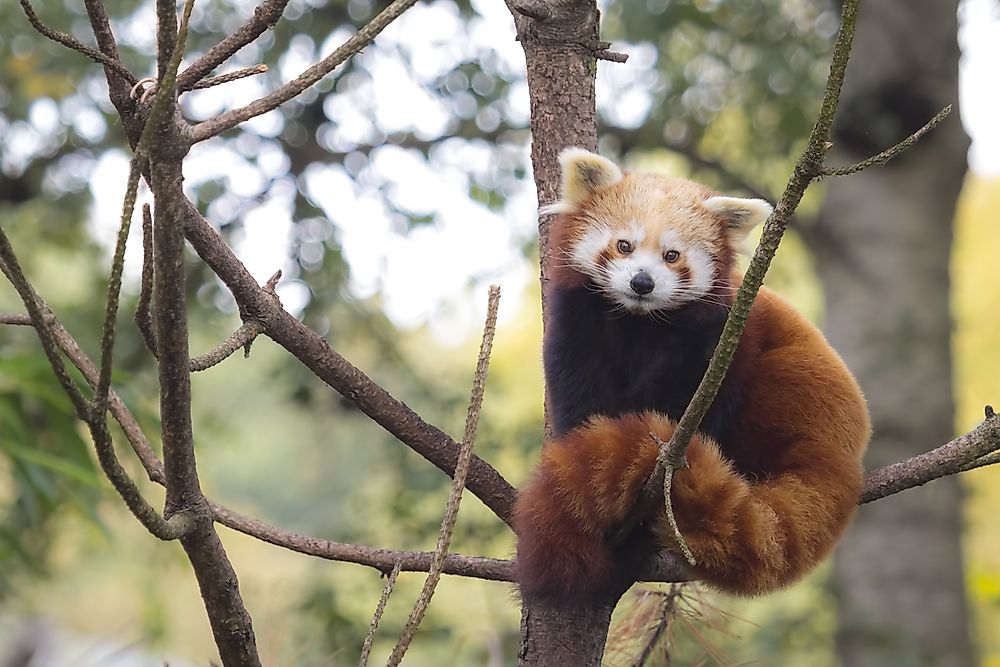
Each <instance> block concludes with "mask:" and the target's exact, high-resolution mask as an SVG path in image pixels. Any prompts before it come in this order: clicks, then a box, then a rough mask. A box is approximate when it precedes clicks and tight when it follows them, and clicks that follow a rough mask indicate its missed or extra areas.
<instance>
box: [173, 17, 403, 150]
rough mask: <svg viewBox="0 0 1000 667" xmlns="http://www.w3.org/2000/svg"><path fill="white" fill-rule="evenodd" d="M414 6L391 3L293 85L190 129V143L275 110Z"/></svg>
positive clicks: (367, 43)
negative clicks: (191, 140)
mask: <svg viewBox="0 0 1000 667" xmlns="http://www.w3.org/2000/svg"><path fill="white" fill-rule="evenodd" d="M416 3H417V0H394V2H393V3H392V4H391V5H389V6H388V7H386V8H385V9H384V10H382V12H381V13H379V14H378V16H376V17H375V18H373V19H372V20H371V21H370V22H369V23H368V25H366V26H365V27H363V28H362V29H361V30H359V31H358V32H356V33H355V34H354V35H353V36H352V37H350V38H349V39H348V40H347V41H346V42H344V43H343V44H342V45H341V46H339V47H338V48H337V49H335V50H334V52H333V53H331V54H330V55H329V56H327V57H326V58H324V59H323V60H321V61H319V62H318V63H316V64H315V65H313V66H312V67H310V68H308V69H307V70H305V71H304V72H302V74H300V75H299V76H298V77H296V78H295V79H293V80H292V81H289V82H288V83H286V84H285V85H283V86H281V87H280V88H278V89H277V90H275V91H274V92H272V93H270V94H268V95H265V96H264V97H262V98H260V99H259V100H256V101H254V102H251V103H250V104H248V105H246V106H244V107H240V108H238V109H233V110H231V111H227V112H225V113H223V114H221V115H219V116H216V117H215V118H213V119H211V120H206V121H205V122H203V123H198V124H197V125H195V126H194V127H193V128H191V136H192V139H193V140H194V141H196V142H198V141H204V140H205V139H209V138H211V137H214V136H215V135H217V134H219V133H221V132H225V131H226V130H229V129H232V128H234V127H236V126H237V125H239V124H240V123H242V122H243V121H245V120H249V119H251V118H254V117H255V116H260V115H262V114H265V113H267V112H268V111H271V110H272V109H276V108H277V107H279V106H281V105H282V104H284V103H285V102H287V101H288V100H290V99H292V98H293V97H296V96H297V95H299V94H300V93H302V92H303V91H304V90H306V89H307V88H309V87H310V86H312V85H313V84H314V83H316V82H317V81H319V80H320V79H322V78H323V77H325V76H326V75H327V74H329V73H330V72H332V71H333V70H334V69H336V68H337V67H338V66H340V64H341V63H343V62H344V61H345V60H347V59H348V58H350V57H351V56H353V55H354V54H355V53H357V52H358V51H360V50H361V49H363V48H364V47H366V46H368V45H369V44H371V43H372V42H373V41H374V40H375V37H376V36H377V35H378V34H379V33H380V32H382V30H383V29H385V27H386V26H387V25H389V24H390V23H392V22H393V21H395V20H396V19H397V18H399V16H400V15H401V14H402V13H403V12H405V11H406V10H407V9H409V8H410V7H412V6H413V5H415V4H416Z"/></svg>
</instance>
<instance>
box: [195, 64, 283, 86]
mask: <svg viewBox="0 0 1000 667" xmlns="http://www.w3.org/2000/svg"><path fill="white" fill-rule="evenodd" d="M267 71H268V68H267V65H254V66H253V67H243V68H241V69H238V70H234V71H232V72H227V73H225V74H220V75H219V76H210V77H208V78H207V79H202V80H201V81H199V82H198V83H196V84H194V85H193V86H191V90H203V89H205V88H211V87H212V86H221V85H222V84H224V83H229V82H230V81H239V80H240V79H245V78H247V77H248V76H256V75H257V74H264V73H265V72H267Z"/></svg>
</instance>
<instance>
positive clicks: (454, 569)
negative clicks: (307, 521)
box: [210, 503, 514, 581]
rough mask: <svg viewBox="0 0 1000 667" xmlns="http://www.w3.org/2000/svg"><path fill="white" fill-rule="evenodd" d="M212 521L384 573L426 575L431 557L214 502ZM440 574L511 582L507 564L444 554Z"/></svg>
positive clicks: (429, 553)
mask: <svg viewBox="0 0 1000 667" xmlns="http://www.w3.org/2000/svg"><path fill="white" fill-rule="evenodd" d="M210 505H211V507H212V514H213V516H214V517H215V520H216V522H218V523H221V524H222V525H224V526H226V527H228V528H232V529H233V530H235V531H238V532H241V533H243V534H244V535H248V536H250V537H253V538H256V539H258V540H261V541H262V542H267V543H269V544H273V545H275V546H278V547H282V548H283V549H288V550H289V551H296V552H298V553H301V554H304V555H306V556H314V557H316V558H323V559H324V560H334V561H340V562H344V563H355V564H357V565H366V566H368V567H372V568H375V569H376V570H378V571H379V572H381V573H382V574H387V573H388V572H390V571H391V570H392V568H393V567H395V565H396V564H397V563H399V565H400V569H401V570H402V571H403V572H427V571H429V570H430V568H431V562H432V560H433V558H434V552H432V551H398V550H394V549H380V548H378V547H369V546H365V545H362V544H345V543H343V542H334V541H332V540H324V539H320V538H317V537H310V536H308V535H300V534H298V533H293V532H291V531H287V530H284V529H282V528H278V527H276V526H272V525H270V524H267V523H265V522H263V521H260V520H259V519H254V518H251V517H248V516H244V515H242V514H239V513H237V512H234V511H233V510H231V509H228V508H225V507H223V506H221V505H218V504H216V503H210ZM442 571H443V572H444V573H445V574H452V575H457V576H461V577H473V578H476V579H486V580H489V581H513V580H514V570H513V566H512V563H511V561H509V560H499V559H495V558H482V557H479V556H461V555H458V554H448V556H447V557H446V558H445V559H444V567H443V569H442Z"/></svg>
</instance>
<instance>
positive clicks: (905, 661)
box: [811, 0, 975, 667]
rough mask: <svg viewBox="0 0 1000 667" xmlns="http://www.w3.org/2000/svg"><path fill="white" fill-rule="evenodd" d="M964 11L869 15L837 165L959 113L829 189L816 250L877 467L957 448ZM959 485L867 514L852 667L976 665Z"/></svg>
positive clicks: (855, 571) (842, 585)
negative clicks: (954, 264)
mask: <svg viewBox="0 0 1000 667" xmlns="http://www.w3.org/2000/svg"><path fill="white" fill-rule="evenodd" d="M957 4H958V2H957V0H878V1H876V2H867V3H864V4H863V5H862V10H861V16H860V21H859V24H858V32H857V37H856V40H855V46H854V53H853V56H852V60H851V66H850V68H849V69H848V73H847V81H846V84H845V89H844V97H843V99H842V101H841V107H840V109H841V111H840V114H839V117H838V123H837V127H836V128H835V132H834V143H835V147H834V151H833V155H832V157H831V160H830V164H837V163H841V162H842V163H849V162H854V161H856V160H858V159H862V158H864V157H867V156H868V155H870V154H872V153H875V152H878V151H879V150H881V149H882V148H885V147H887V146H889V145H891V144H892V143H894V142H895V141H897V140H898V139H900V138H902V137H903V136H905V135H906V134H907V133H909V132H911V131H912V130H914V129H916V128H917V127H919V126H920V125H922V124H923V123H924V122H925V121H926V120H927V119H929V118H930V117H931V116H932V115H933V114H934V113H935V112H937V111H938V110H939V109H940V108H941V107H943V106H945V105H946V104H954V105H956V109H955V112H953V113H952V115H951V117H950V118H949V119H948V121H947V122H946V123H945V124H944V126H942V127H940V128H938V129H937V130H936V131H935V132H933V133H932V134H931V135H930V136H929V137H927V138H926V139H925V140H924V141H923V142H921V143H920V144H918V145H917V146H916V147H915V148H914V149H911V150H910V151H907V152H905V153H904V154H903V155H902V157H900V158H897V160H896V161H894V162H892V163H890V164H889V165H888V166H886V167H882V168H878V169H871V170H868V171H865V172H863V173H862V174H859V175H855V176H850V177H846V178H842V179H838V180H834V181H831V182H829V186H828V188H829V189H828V193H827V196H826V199H825V202H824V204H823V207H822V210H821V212H820V216H819V220H818V223H817V227H816V230H815V231H816V233H815V238H813V239H811V241H812V243H811V245H812V246H813V249H814V251H815V256H816V258H817V264H818V268H819V272H820V277H821V279H822V281H823V285H824V287H825V290H826V323H825V329H826V332H827V334H828V336H829V338H830V341H831V342H832V343H833V344H834V346H836V347H837V349H838V350H840V351H841V353H842V354H843V355H844V357H845V359H846V360H847V363H848V364H849V365H850V366H851V368H852V369H853V370H854V372H855V373H856V374H857V376H858V380H859V381H860V383H861V385H862V387H863V388H864V390H865V393H866V395H867V397H868V401H869V405H870V407H871V411H872V417H873V422H874V439H873V440H872V443H871V447H870V449H869V453H868V457H867V465H868V467H874V466H881V465H886V464H889V463H893V462H895V461H899V460H903V459H905V458H907V457H909V456H912V455H914V454H918V453H920V452H923V451H925V450H927V449H928V448H930V447H932V446H934V445H936V444H938V443H941V442H945V441H947V440H949V439H950V438H951V437H952V434H953V398H952V387H951V376H952V367H951V351H950V342H951V320H950V305H949V287H950V285H949V278H948V264H949V260H950V253H951V240H952V218H953V217H954V212H955V201H956V198H957V197H958V194H959V190H960V189H961V187H962V181H963V178H964V175H965V171H966V151H967V148H968V139H967V138H966V136H965V134H964V132H963V130H962V127H961V124H960V122H959V116H958V113H957V102H958V46H957V40H956V30H957V19H956V11H957ZM960 504H961V489H960V487H959V481H958V478H957V477H947V478H944V479H941V480H938V481H936V482H933V483H931V484H929V485H927V486H926V487H923V488H920V489H917V490H912V491H908V492H906V493H904V494H901V495H899V496H897V497H894V498H892V499H889V500H886V501H884V502H879V503H871V504H869V505H865V506H863V507H862V508H861V510H860V512H859V514H858V517H857V520H856V521H855V523H854V525H853V527H852V528H851V530H850V531H849V533H848V536H847V538H846V539H845V540H844V542H843V543H842V545H841V547H840V548H839V550H838V552H837V554H836V557H835V559H834V577H835V582H836V593H837V596H838V599H839V605H840V607H839V627H838V633H837V650H838V653H839V655H840V659H841V661H842V664H843V665H844V667H876V666H877V667H883V666H885V667H889V666H891V667H917V666H920V667H925V666H926V667H930V666H933V667H965V666H968V665H972V664H974V662H975V660H974V651H973V649H972V646H971V643H970V637H969V625H968V612H967V609H966V600H965V592H964V586H963V576H962V548H961V529H962V526H961V516H960Z"/></svg>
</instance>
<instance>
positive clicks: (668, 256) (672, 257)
mask: <svg viewBox="0 0 1000 667" xmlns="http://www.w3.org/2000/svg"><path fill="white" fill-rule="evenodd" d="M680 256H681V254H680V253H679V252H677V251H676V250H668V251H666V252H665V253H663V260H664V261H665V262H670V263H671V264H673V263H674V262H676V261H677V260H678V259H680Z"/></svg>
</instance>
